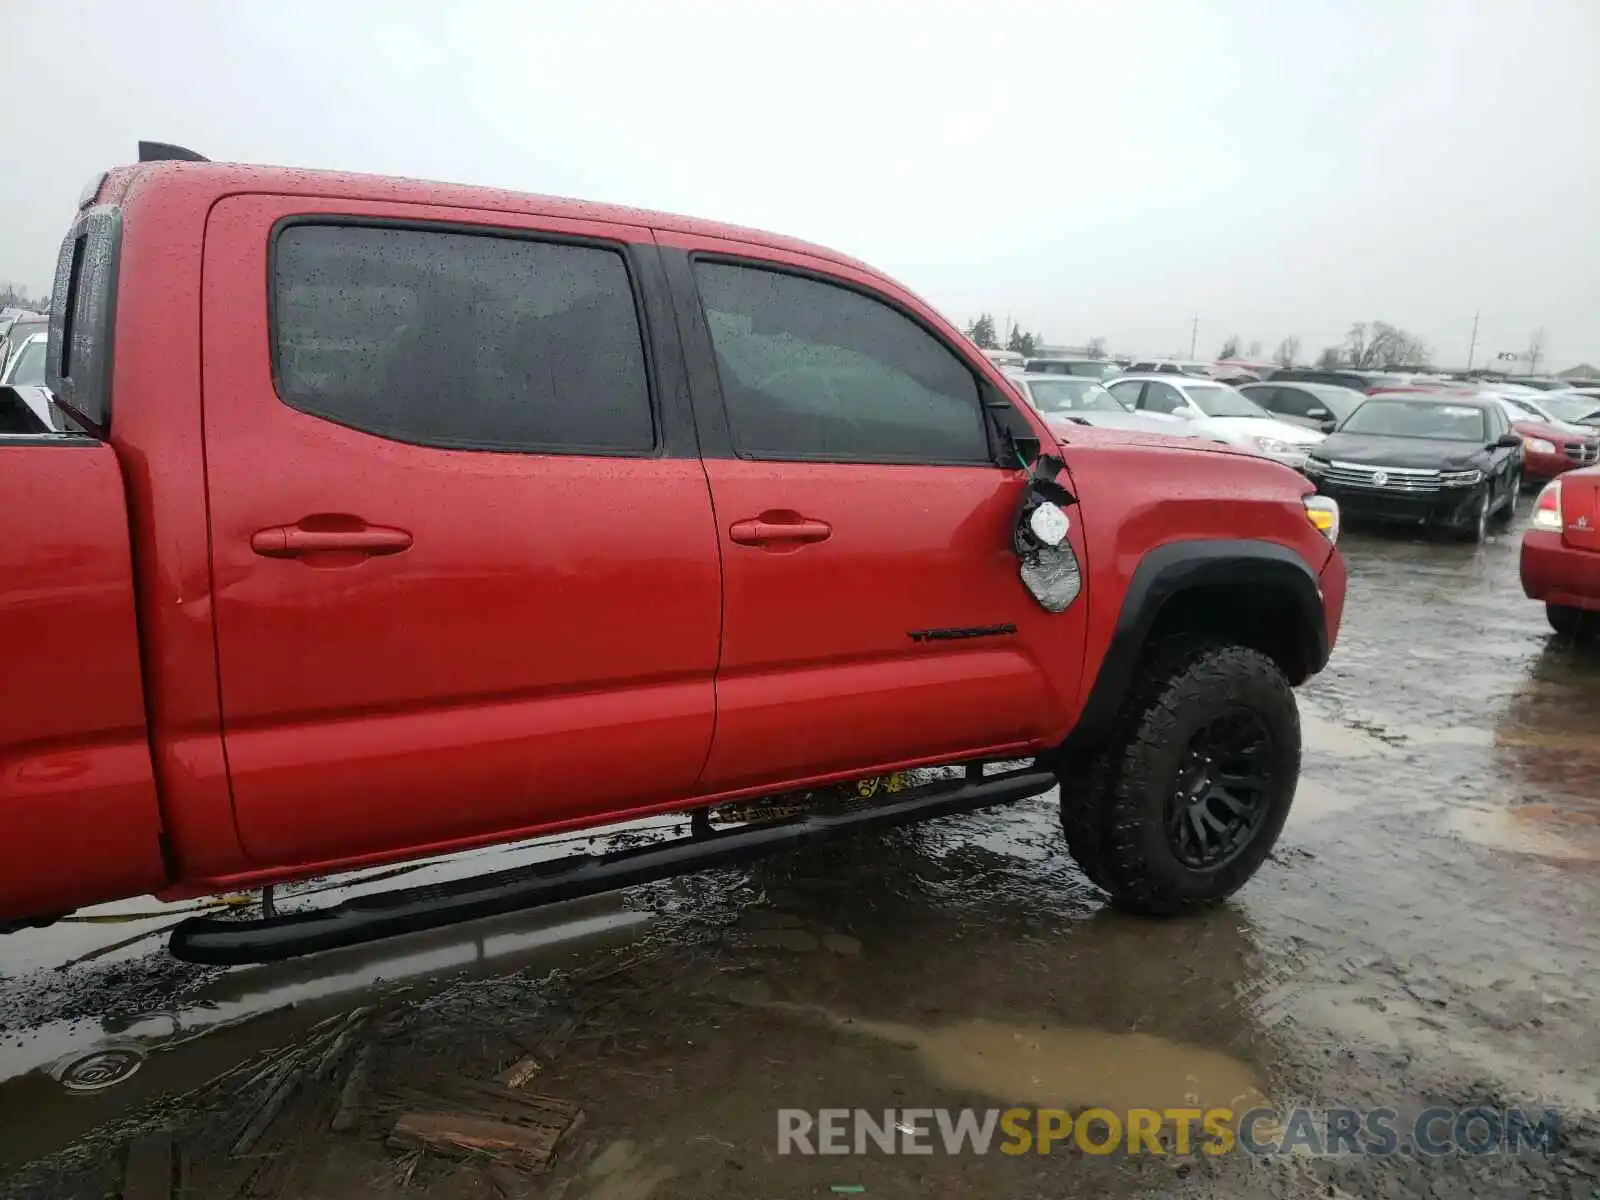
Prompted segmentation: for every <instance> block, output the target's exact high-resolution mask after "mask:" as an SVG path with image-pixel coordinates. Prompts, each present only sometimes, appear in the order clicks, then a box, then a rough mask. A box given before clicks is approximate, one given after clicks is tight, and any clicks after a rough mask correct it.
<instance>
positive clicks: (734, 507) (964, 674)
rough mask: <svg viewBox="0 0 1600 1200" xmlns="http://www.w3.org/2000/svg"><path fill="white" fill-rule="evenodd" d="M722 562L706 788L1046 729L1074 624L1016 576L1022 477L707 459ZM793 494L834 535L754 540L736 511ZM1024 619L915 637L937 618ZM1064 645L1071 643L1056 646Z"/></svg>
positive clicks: (1077, 631)
mask: <svg viewBox="0 0 1600 1200" xmlns="http://www.w3.org/2000/svg"><path fill="white" fill-rule="evenodd" d="M706 472H707V474H708V475H709V477H710V479H711V488H712V492H713V494H714V495H715V496H716V503H717V514H718V519H719V523H720V525H721V527H722V531H723V539H724V540H723V547H722V553H723V562H724V564H725V571H726V578H727V593H726V599H725V604H726V609H727V615H726V618H725V623H724V629H723V643H722V669H721V672H720V673H719V675H718V678H717V697H718V721H717V738H716V745H715V747H714V749H713V751H712V755H711V761H710V762H709V763H708V764H707V767H706V775H705V779H704V785H705V787H706V788H707V789H719V788H737V787H742V786H746V785H749V784H753V783H755V782H758V781H760V780H761V779H762V778H763V776H764V775H765V774H766V773H767V772H777V773H779V774H781V775H782V776H785V777H788V778H797V777H802V776H806V775H817V774H824V773H827V772H831V771H842V770H849V769H853V768H857V767H860V768H867V767H871V766H876V765H879V764H882V763H888V762H903V761H908V760H911V759H922V758H929V757H939V756H953V755H956V754H959V753H961V752H963V751H967V750H977V749H982V748H985V747H990V746H1000V745H1010V744H1016V743H1023V742H1029V741H1031V740H1033V739H1034V738H1037V737H1040V736H1042V735H1043V734H1044V733H1045V731H1046V729H1047V728H1048V725H1049V723H1050V720H1051V717H1052V714H1053V713H1055V712H1058V711H1059V709H1060V705H1061V703H1062V701H1061V699H1060V698H1059V697H1057V696H1055V695H1053V693H1055V691H1056V688H1057V687H1058V686H1060V685H1063V684H1064V685H1065V688H1066V690H1065V693H1064V695H1065V696H1071V695H1072V694H1073V692H1074V689H1075V688H1076V683H1077V680H1076V675H1075V674H1072V677H1071V678H1067V679H1052V678H1051V677H1050V676H1049V674H1048V673H1047V671H1046V669H1045V664H1046V663H1047V662H1066V663H1073V662H1075V661H1076V660H1075V659H1074V658H1073V656H1072V653H1071V649H1070V648H1071V646H1072V644H1073V638H1074V637H1078V636H1081V627H1079V625H1078V622H1077V619H1076V617H1075V616H1074V615H1073V614H1072V613H1071V610H1069V611H1068V612H1067V613H1063V614H1061V615H1060V616H1052V615H1051V614H1049V613H1046V612H1045V611H1044V610H1043V609H1041V608H1039V607H1038V605H1036V604H1035V603H1034V602H1033V600H1032V598H1031V597H1030V596H1029V595H1028V593H1027V592H1026V590H1024V588H1023V586H1022V584H1021V582H1020V581H1019V580H1018V578H1017V559H1016V557H1015V555H1013V554H1012V553H1011V550H1010V537H1011V521H1012V519H1013V517H1014V516H1015V513H1016V509H1017V503H1018V500H1019V499H1020V494H1021V488H1022V486H1023V485H1022V482H1021V477H1020V475H1018V474H1017V473H1016V472H1007V471H1000V470H997V469H987V468H982V467H974V468H968V467H907V466H876V465H867V464H818V463H761V462H745V461H741V460H738V459H718V460H708V461H707V462H706ZM765 510H787V511H789V512H794V513H799V514H803V515H804V517H805V518H807V519H810V520H813V521H817V522H826V524H827V525H828V526H829V527H830V528H831V533H830V535H829V536H828V537H827V539H826V540H823V541H818V542H815V543H809V544H799V545H797V546H794V548H792V549H791V548H790V545H793V544H790V545H781V544H780V545H769V546H760V545H749V544H744V543H742V542H741V541H740V540H739V539H738V538H737V537H736V536H734V535H735V532H736V531H737V529H738V526H739V523H740V520H741V519H742V518H744V517H745V516H746V515H747V514H748V515H750V516H755V515H758V514H760V513H762V512H763V511H765ZM1005 625H1012V626H1015V627H1016V632H1015V633H1010V634H996V635H994V636H988V637H975V638H969V639H953V640H944V639H939V638H931V639H930V638H924V639H922V640H916V639H913V637H912V634H914V633H915V634H925V633H926V632H927V631H930V630H951V629H957V628H961V629H972V628H974V627H981V626H1005ZM1063 651H1064V652H1065V653H1062V652H1063Z"/></svg>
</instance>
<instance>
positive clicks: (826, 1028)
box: [0, 501, 1600, 1200]
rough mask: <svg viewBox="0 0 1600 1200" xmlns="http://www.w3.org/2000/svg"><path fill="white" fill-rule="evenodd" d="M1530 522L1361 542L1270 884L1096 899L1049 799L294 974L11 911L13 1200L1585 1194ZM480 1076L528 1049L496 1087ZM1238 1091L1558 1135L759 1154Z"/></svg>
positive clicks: (1593, 907) (1592, 1047)
mask: <svg viewBox="0 0 1600 1200" xmlns="http://www.w3.org/2000/svg"><path fill="white" fill-rule="evenodd" d="M1522 507H1523V511H1522V513H1521V514H1520V515H1519V517H1518V521H1517V526H1518V527H1520V525H1521V523H1522V521H1523V520H1525V519H1526V508H1527V502H1526V501H1524V503H1523V506H1522ZM1516 547H1517V541H1516V537H1515V528H1514V529H1513V531H1512V533H1510V534H1502V535H1500V536H1499V537H1498V538H1497V539H1496V540H1495V541H1494V542H1492V543H1491V544H1490V545H1488V546H1486V547H1484V548H1481V549H1477V548H1473V547H1469V546H1464V545H1459V544H1451V543H1447V542H1437V541H1426V540H1421V539H1417V538H1412V537H1410V536H1408V535H1406V534H1394V533H1385V532H1381V531H1365V532H1362V531H1350V532H1349V533H1347V535H1346V542H1345V548H1346V554H1347V558H1348V560H1349V563H1350V568H1351V575H1352V581H1351V592H1350V600H1349V605H1348V608H1347V611H1346V618H1345V626H1344V632H1343V636H1342V638H1341V641H1340V644H1339V647H1338V650H1337V653H1336V654H1335V656H1334V659H1333V663H1332V665H1331V667H1330V669H1329V670H1328V671H1327V672H1326V673H1325V674H1324V675H1322V676H1321V677H1319V678H1318V679H1317V680H1316V681H1314V682H1313V683H1312V684H1311V685H1310V686H1308V687H1307V688H1306V689H1304V690H1303V692H1302V693H1301V708H1302V717H1303V721H1304V726H1305V735H1306V757H1305V773H1304V778H1303V780H1302V783H1301V786H1300V791H1299V795H1298V798H1297V801H1296V807H1295V811H1294V814H1293V815H1292V816H1291V818H1290V821H1289V825H1288V827H1287V830H1286V831H1285V834H1284V836H1283V839H1282V841H1281V842H1280V844H1279V847H1278V849H1277V851H1276V852H1275V854H1274V856H1273V859H1272V861H1271V862H1270V863H1269V864H1268V865H1267V867H1266V868H1264V869H1263V871H1262V872H1261V874H1260V875H1259V877H1258V878H1257V879H1256V880H1255V881H1253V882H1252V883H1251V884H1250V885H1249V886H1248V887H1247V888H1246V889H1245V890H1244V891H1243V892H1242V893H1241V894H1240V895H1239V896H1238V897H1237V898H1236V900H1235V901H1234V902H1233V903H1231V904H1229V905H1228V906H1227V907H1225V908H1223V909H1220V910H1218V911H1215V912H1213V913H1211V914H1209V915H1206V916H1204V917H1200V918H1197V919H1191V920H1183V921H1177V922H1167V923H1157V922H1148V921H1141V920H1135V919H1132V918H1127V917H1124V916H1122V915H1120V914H1117V913H1115V912H1112V911H1110V910H1109V909H1107V908H1106V906H1105V905H1104V903H1103V900H1102V897H1101V896H1100V895H1099V893H1097V892H1096V891H1095V889H1094V888H1093V887H1092V886H1090V885H1089V884H1088V883H1087V882H1086V881H1085V880H1084V879H1083V877H1082V876H1081V875H1080V874H1079V873H1078V871H1077V870H1076V869H1075V868H1074V866H1073V865H1072V863H1071V861H1070V860H1069V859H1068V857H1067V856H1066V853H1065V851H1064V849H1063V846H1062V842H1061V837H1060V834H1059V830H1058V827H1057V823H1056V815H1055V799H1054V797H1053V796H1050V797H1042V798H1040V799H1038V800H1034V801H1030V802H1027V803H1024V804H1022V805H1018V806H1014V807H1011V808H1005V809H999V810H995V811H992V812H988V813H983V814H980V815H977V816H973V817H969V818H963V819H956V820H948V821H944V822H939V823H937V824H933V825H927V826H923V827H920V828H917V829H913V830H904V831H899V832H897V833H894V834H892V835H887V836H882V837H878V838H874V839H870V840H866V841H860V842H856V843H854V844H850V845H846V846H843V847H838V848H829V849H825V850H816V851H809V852H805V853H800V854H795V855H791V856H788V857H785V858H782V859H778V860H774V861H771V862H768V863H765V864H762V865H760V866H758V867H756V868H753V869H746V870H738V871H725V872H720V873H713V874H707V875H702V876H698V877H693V878H687V879H682V880H677V881H673V882H671V883H668V884H663V885H658V886H654V887H650V888H642V889H636V890H634V891H631V892H627V893H623V894H621V895H619V896H615V897H608V898H603V899H598V900H592V901H587V902H583V903H580V904H575V905H570V906H566V907H564V908H561V909H552V910H547V911H544V912H542V913H538V914H529V915H523V916H518V917H516V918H512V919H505V920H500V921H496V922H492V923H486V924H484V925H481V926H474V927H472V928H468V929H458V930H453V931H450V932H448V933H445V934H438V935H430V936H424V937H415V938H408V939H402V940H399V941H396V942H393V943H389V944H386V945H381V946H378V947H372V948H367V949H365V950H363V951H360V952H348V953H347V952H336V953H331V954H328V955H324V956H319V957H317V958H313V959H307V960H302V961H300V962H297V963H293V964H288V965H284V966H275V967H263V968H250V969H239V970H234V971H226V972H224V971H215V970H203V969H199V968H192V967H187V966H184V965H182V964H177V963H174V962H172V961H170V960H168V959H166V958H164V957H163V956H162V955H160V954H159V953H157V952H156V946H157V945H158V942H159V939H158V938H155V937H153V936H150V934H151V932H152V931H153V930H157V929H159V928H160V927H161V926H163V925H164V924H166V923H168V922H170V920H171V919H172V918H171V915H170V913H168V912H166V911H164V910H160V909H158V908H151V906H150V905H148V904H144V903H140V904H134V905H127V906H122V908H121V909H120V911H121V912H122V913H124V914H127V913H135V914H137V913H140V912H143V911H144V910H146V909H149V910H150V912H151V914H152V915H149V916H143V917H138V918H137V919H132V920H124V921H119V922H118V923H115V924H74V925H64V926H59V927H56V928H54V929H51V930H42V931H35V932H30V933H26V934H19V935H16V936H14V937H12V938H10V939H8V940H7V942H6V943H5V945H4V947H3V951H0V976H3V978H0V1035H3V1045H0V1079H3V1082H0V1179H3V1180H4V1187H5V1191H6V1193H7V1194H9V1195H18V1196H23V1195H26V1196H39V1197H50V1198H52V1200H54V1198H56V1197H68V1196H81V1197H101V1196H107V1195H117V1194H119V1193H120V1194H124V1195H129V1196H134V1195H137V1196H142V1197H167V1196H171V1195H184V1196H188V1197H194V1198H196V1200H199V1198H205V1200H210V1198H211V1197H218V1198H221V1197H231V1196H274V1197H284V1198H285V1200H287V1198H289V1197H313V1196H316V1197H330V1198H331V1197H354V1196H386V1195H400V1194H417V1193H420V1192H423V1191H426V1192H427V1193H428V1194H429V1195H430V1196H434V1197H444V1198H446V1200H454V1198H457V1197H460V1198H463V1200H465V1198H468V1197H485V1198H487V1200H497V1198H499V1197H506V1196H529V1197H555V1196H561V1197H565V1198H566V1200H647V1198H649V1200H669V1198H676V1197H695V1198H699V1197H713V1196H717V1197H722V1196H728V1197H732V1196H749V1197H772V1198H780V1197H811V1196H831V1195H839V1194H847V1195H864V1196H868V1197H930V1196H931V1197H948V1198H952V1200H954V1198H957V1197H962V1198H965V1197H972V1198H975V1200H994V1198H999V1197H1032V1196H1037V1197H1060V1196H1065V1195H1074V1196H1079V1195H1082V1196H1093V1195H1105V1196H1139V1195H1178V1196H1196V1197H1198V1196H1218V1197H1248V1196H1263V1197H1299V1196H1306V1197H1311V1196H1340V1195H1358V1196H1366V1195H1375V1196H1402V1195H1428V1196H1443V1197H1457V1196H1459V1197H1481V1196H1500V1195H1504V1196H1519V1197H1520V1196H1528V1195H1541V1196H1559V1197H1578V1198H1580V1200H1600V1124H1597V1123H1596V1118H1597V1115H1600V925H1597V924H1596V920H1595V915H1594V914H1595V913H1596V911H1600V652H1595V651H1592V650H1591V651H1584V650H1581V649H1579V648H1576V647H1573V646H1571V645H1570V644H1563V643H1562V642H1560V641H1559V640H1558V639H1555V638H1554V637H1553V635H1551V634H1550V632H1549V630H1548V629H1547V627H1546V626H1545V623H1544V617H1543V612H1542V610H1541V609H1540V608H1539V607H1538V606H1536V605H1533V604H1531V603H1528V602H1527V601H1525V600H1524V599H1523V598H1522V596H1521V594H1520V591H1519V589H1518V585H1517V573H1516ZM580 844H582V843H581V842H578V843H574V842H568V843H565V844H563V845H561V846H558V847H556V848H555V850H554V851H552V850H539V849H537V848H534V849H532V850H530V849H528V848H518V849H516V850H511V851H500V852H495V853H494V854H493V855H490V856H488V857H490V858H491V859H493V860H494V861H495V863H496V865H498V864H499V862H500V861H501V860H504V861H507V862H509V861H513V860H515V859H516V858H517V857H518V856H523V857H525V856H527V855H529V854H543V853H552V852H562V851H566V850H570V849H572V848H574V846H575V845H580ZM464 869H466V868H464V867H463V866H462V865H461V864H460V863H450V862H446V863H441V864H435V865H433V866H430V867H428V868H426V869H425V870H426V872H428V873H431V874H433V875H437V876H442V875H447V874H450V873H459V872H460V871H462V870H464ZM413 877H419V876H413ZM366 886H380V885H378V884H367V885H366ZM130 939H138V940H132V941H130V942H129V944H127V945H122V946H120V948H117V949H111V950H108V949H107V948H108V947H112V946H115V945H117V944H119V943H123V942H125V941H129V940H130ZM86 956H92V957H89V958H88V961H78V960H82V959H84V958H85V957H86ZM64 964H71V965H65V966H64ZM530 1058H531V1060H532V1062H533V1063H536V1064H537V1070H536V1071H535V1070H534V1067H533V1066H532V1065H531V1064H530V1063H529V1059H530ZM508 1068H513V1069H517V1070H518V1072H519V1074H520V1075H529V1074H530V1072H531V1073H532V1074H531V1077H530V1078H526V1079H515V1080H511V1081H510V1082H514V1083H516V1084H517V1087H515V1088H512V1089H507V1090H501V1091H494V1090H493V1081H494V1080H495V1079H496V1078H497V1076H500V1075H501V1073H502V1072H505V1071H506V1070H507V1069H508ZM352 1075H353V1076H354V1082H353V1083H352V1082H350V1081H351V1077H352ZM486 1085H487V1086H486ZM275 1094H276V1095H279V1096H281V1097H282V1103H281V1105H279V1104H276V1103H275V1102H274V1101H273V1100H272V1099H271V1098H272V1097H273V1096H274V1095H275ZM1250 1097H1261V1098H1264V1099H1265V1100H1266V1101H1267V1102H1270V1103H1271V1104H1274V1105H1277V1106H1280V1107H1282V1106H1287V1105H1290V1104H1294V1103H1305V1104H1310V1105H1316V1106H1345V1107H1353V1108H1366V1107H1374V1106H1381V1107H1390V1108H1394V1109H1397V1110H1399V1111H1400V1112H1401V1113H1402V1114H1415V1113H1416V1112H1418V1111H1420V1110H1421V1109H1423V1108H1426V1107H1428V1106H1430V1105H1435V1104H1438V1105H1446V1106H1451V1107H1456V1108H1465V1107H1469V1106H1472V1105H1478V1104H1487V1105H1491V1106H1496V1107H1510V1106H1518V1105H1520V1106H1524V1107H1527V1108H1530V1109H1542V1108H1545V1107H1552V1108H1555V1109H1558V1110H1559V1111H1560V1112H1561V1114H1562V1119H1563V1125H1564V1133H1565V1142H1566V1144H1565V1146H1564V1148H1563V1149H1562V1150H1561V1151H1560V1152H1559V1153H1556V1154H1554V1155H1545V1154H1527V1153H1525V1154H1522V1155H1519V1156H1515V1157H1510V1156H1502V1155H1491V1156H1486V1157H1482V1158H1468V1157H1463V1156H1452V1157H1447V1158H1443V1159H1439V1160H1419V1159H1402V1158H1398V1157H1389V1158H1373V1157H1367V1158H1354V1157H1345V1158H1339V1159H1316V1158H1310V1157H1307V1156H1293V1157H1289V1158H1275V1159H1271V1160H1264V1159H1259V1158H1253V1157H1251V1156H1248V1155H1243V1154H1235V1155H1230V1156H1225V1157H1221V1158H1214V1157H1207V1156H1203V1155H1195V1154H1189V1155H1178V1154H1171V1155H1165V1156H1154V1155H1142V1156H1134V1157H1130V1156H1127V1155H1122V1154H1116V1155H1110V1156H1105V1157H1100V1156H1090V1155H1085V1154H1083V1153H1081V1152H1079V1151H1076V1150H1070V1151H1069V1150H1067V1149H1065V1148H1063V1147H1058V1148H1057V1150H1056V1152H1055V1153H1054V1154H1052V1155H1050V1156H1048V1157H1044V1156H1039V1155H1025V1156H1018V1157H1011V1156H1003V1155H999V1154H994V1153H991V1154H989V1155H986V1156H971V1155H968V1156H959V1157H952V1156H948V1155H945V1154H944V1153H942V1151H941V1152H936V1153H935V1154H933V1155H931V1156H927V1157H906V1156H897V1155H886V1154H883V1153H880V1152H872V1153H869V1154H867V1155H863V1156H848V1157H823V1156H814V1157H797V1156H780V1155H779V1154H778V1153H777V1137H776V1128H777V1127H776V1113H777V1110H778V1109H780V1108H806V1109H813V1110H815V1109H819V1108H845V1107H856V1106H860V1107H865V1108H868V1109H872V1110H882V1109H885V1108H933V1107H946V1106H947V1107H953V1108H960V1107H964V1106H970V1107H974V1108H990V1107H1006V1106H1009V1105H1013V1104H1023V1105H1030V1104H1037V1105H1045V1106H1055V1105H1061V1106H1065V1107H1069V1108H1081V1107H1084V1106H1088V1105H1094V1104H1101V1105H1107V1106H1110V1107H1114V1108H1115V1107H1126V1106H1135V1105H1138V1106H1145V1105H1148V1106H1154V1107H1172V1106H1181V1105H1185V1104H1192V1103H1199V1104H1201V1105H1212V1104H1218V1105H1224V1106H1229V1105H1236V1104H1237V1105H1240V1106H1243V1104H1244V1103H1245V1101H1246V1100H1248V1098H1250ZM428 1111H432V1112H435V1113H440V1114H443V1115H444V1116H445V1117H446V1118H448V1120H450V1121H454V1122H455V1123H456V1125H458V1126H459V1125H461V1124H462V1122H461V1117H462V1114H468V1113H477V1114H479V1116H480V1119H483V1118H485V1117H495V1118H496V1119H499V1120H501V1121H502V1122H504V1121H506V1120H510V1121H511V1122H513V1123H515V1124H517V1126H518V1128H519V1129H521V1130H522V1131H523V1133H522V1134H521V1135H519V1136H522V1137H523V1138H524V1142H523V1143H519V1145H521V1149H522V1151H523V1153H522V1157H520V1158H517V1157H515V1156H512V1157H509V1158H504V1159H502V1158H491V1157H487V1156H484V1155H474V1156H470V1157H467V1158H465V1159H459V1160H458V1159H450V1158H445V1157H441V1156H439V1155H437V1154H433V1153H423V1152H420V1151H418V1150H417V1149H415V1148H413V1146H414V1141H415V1139H414V1138H413V1140H412V1141H411V1142H406V1141H405V1139H404V1138H402V1139H401V1140H400V1141H398V1142H397V1141H395V1140H394V1138H393V1134H394V1131H395V1127H396V1123H397V1121H402V1118H405V1119H406V1120H411V1118H407V1117H406V1114H408V1113H411V1114H415V1113H418V1112H423V1113H426V1112H428ZM580 1114H581V1115H580ZM267 1118H271V1119H270V1120H268V1119H267ZM402 1123H404V1122H402ZM330 1125H338V1126H340V1131H339V1132H333V1131H332V1130H331V1129H330ZM422 1127H423V1128H424V1131H426V1128H427V1123H426V1121H423V1122H422ZM408 1128H411V1129H412V1130H413V1132H415V1129H416V1128H417V1125H416V1122H414V1121H413V1123H412V1125H410V1126H408ZM456 1132H460V1130H459V1129H458V1130H457V1131H456ZM544 1157H548V1162H547V1165H546V1168H545V1169H544V1170H543V1171H542V1172H539V1173H531V1174H530V1173H527V1172H525V1171H519V1170H516V1169H513V1168H512V1167H511V1166H507V1165H505V1164H506V1163H508V1162H513V1163H514V1162H521V1163H524V1164H526V1163H528V1162H531V1161H535V1160H537V1159H540V1158H544Z"/></svg>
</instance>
